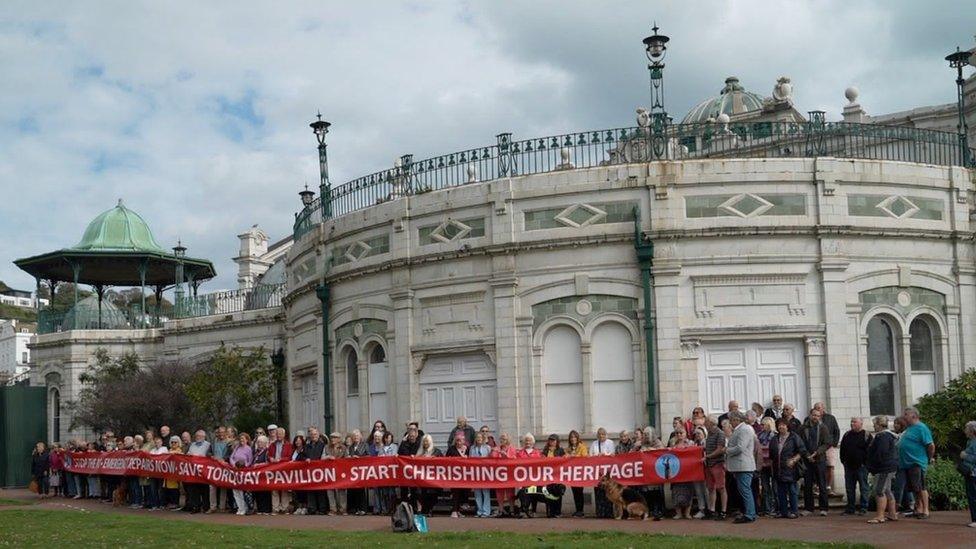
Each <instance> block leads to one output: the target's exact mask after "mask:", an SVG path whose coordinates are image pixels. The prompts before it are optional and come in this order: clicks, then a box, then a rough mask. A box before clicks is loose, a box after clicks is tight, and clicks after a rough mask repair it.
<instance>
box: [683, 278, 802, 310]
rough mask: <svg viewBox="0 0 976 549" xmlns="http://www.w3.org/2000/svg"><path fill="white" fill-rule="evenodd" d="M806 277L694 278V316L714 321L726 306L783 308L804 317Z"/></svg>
mask: <svg viewBox="0 0 976 549" xmlns="http://www.w3.org/2000/svg"><path fill="white" fill-rule="evenodd" d="M806 278H807V275H806V274H804V273H799V274H779V273H777V274H733V275H706V276H694V277H692V278H691V280H692V283H693V284H694V286H695V316H697V317H698V318H711V317H712V316H714V315H715V310H716V309H721V308H725V307H731V308H753V307H763V306H767V307H768V306H782V307H785V309H786V312H787V313H788V314H789V315H790V316H804V315H806Z"/></svg>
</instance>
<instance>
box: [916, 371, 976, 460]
mask: <svg viewBox="0 0 976 549" xmlns="http://www.w3.org/2000/svg"><path fill="white" fill-rule="evenodd" d="M917 407H918V411H919V415H920V416H921V418H922V421H924V422H925V424H926V425H928V426H929V428H930V429H931V430H932V438H933V439H934V440H935V451H936V452H937V453H938V455H940V456H943V457H946V458H949V459H950V460H955V459H958V458H959V452H961V451H962V450H963V448H965V447H966V435H965V434H964V433H963V431H962V428H963V426H964V425H966V422H967V421H970V420H973V419H976V369H971V370H966V371H965V372H963V374H962V375H961V376H959V377H957V378H956V379H953V380H952V381H950V382H949V383H947V384H946V386H945V387H944V388H943V389H942V390H941V391H939V392H937V393H933V394H931V395H925V396H923V397H922V398H921V399H919V401H918V406H917Z"/></svg>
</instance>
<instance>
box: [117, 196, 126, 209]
mask: <svg viewBox="0 0 976 549" xmlns="http://www.w3.org/2000/svg"><path fill="white" fill-rule="evenodd" d="M122 206H125V204H123V203H122V199H121V198H120V199H119V203H118V204H116V205H115V207H116V208H121V207H122Z"/></svg>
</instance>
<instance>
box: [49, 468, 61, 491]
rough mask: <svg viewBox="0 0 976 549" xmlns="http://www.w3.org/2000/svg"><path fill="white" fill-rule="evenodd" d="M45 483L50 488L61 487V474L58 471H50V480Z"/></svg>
mask: <svg viewBox="0 0 976 549" xmlns="http://www.w3.org/2000/svg"><path fill="white" fill-rule="evenodd" d="M47 482H48V485H50V486H51V487H52V488H57V487H59V486H61V472H60V471H51V476H50V478H49V479H48V481H47Z"/></svg>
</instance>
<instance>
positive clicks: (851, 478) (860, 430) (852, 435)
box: [840, 417, 871, 515]
mask: <svg viewBox="0 0 976 549" xmlns="http://www.w3.org/2000/svg"><path fill="white" fill-rule="evenodd" d="M870 443H871V435H869V434H868V432H867V431H865V430H864V424H863V422H862V421H861V418H859V417H855V418H851V430H850V431H847V432H846V433H844V438H842V439H841V441H840V462H841V463H842V464H843V465H844V488H845V489H846V491H847V508H846V509H844V514H845V515H853V514H854V513H855V512H856V513H857V514H858V515H863V514H864V513H866V512H867V509H868V468H867V466H866V462H867V459H868V445H869V444H870ZM858 489H859V490H860V492H861V498H860V499H857V497H856V496H857V494H856V493H855V492H856V490H858ZM855 503H856V505H855Z"/></svg>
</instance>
